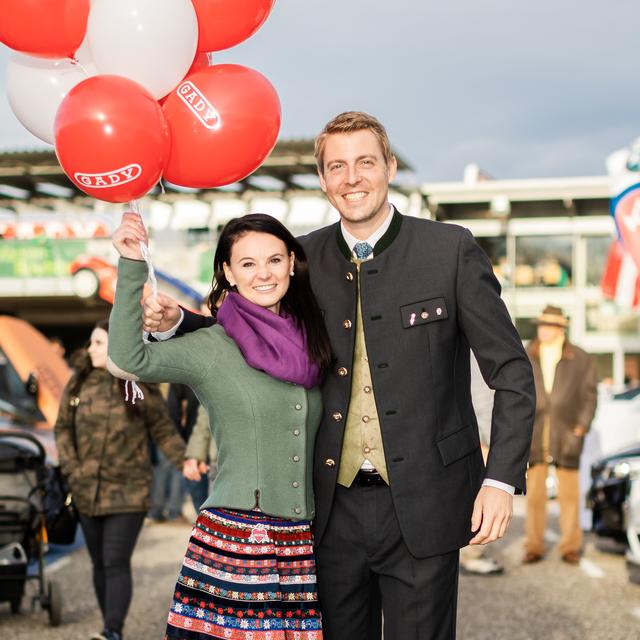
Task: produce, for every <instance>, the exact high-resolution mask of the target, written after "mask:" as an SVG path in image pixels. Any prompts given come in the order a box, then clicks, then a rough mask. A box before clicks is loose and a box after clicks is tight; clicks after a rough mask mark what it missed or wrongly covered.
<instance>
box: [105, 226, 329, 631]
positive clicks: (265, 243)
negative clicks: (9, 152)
mask: <svg viewBox="0 0 640 640" xmlns="http://www.w3.org/2000/svg"><path fill="white" fill-rule="evenodd" d="M145 240H146V233H145V231H144V229H143V228H142V226H141V223H140V221H139V218H138V217H137V216H133V215H132V214H125V215H124V217H123V222H122V224H121V226H120V227H119V229H118V230H116V232H115V233H114V234H113V242H114V245H115V247H116V249H117V250H118V251H119V253H120V255H121V256H122V258H124V259H122V260H121V261H120V264H119V266H118V286H117V290H116V297H115V303H114V307H113V313H112V315H111V331H110V334H109V359H110V370H111V371H112V372H113V373H115V374H116V375H119V376H120V377H126V378H129V379H136V380H139V379H142V380H147V381H150V380H155V381H166V382H180V383H183V384H187V385H188V386H190V387H191V388H192V389H193V390H194V391H195V393H196V394H197V396H198V398H199V400H200V401H201V402H202V404H203V406H204V408H205V409H206V411H207V413H208V415H209V417H210V426H211V429H212V432H213V438H214V440H215V442H216V444H217V445H218V475H217V476H216V479H215V481H214V484H213V487H212V490H211V494H210V495H209V497H208V498H207V500H206V501H205V503H204V505H203V506H202V508H201V511H200V515H199V517H198V521H197V523H196V526H195V528H194V530H193V533H192V537H191V540H190V543H189V548H188V551H187V555H186V557H185V560H184V564H183V567H182V571H181V573H180V576H179V578H178V583H177V584H176V588H175V591H174V600H173V603H172V605H171V610H170V612H169V620H168V626H167V636H166V637H167V638H180V639H181V640H196V638H201V637H204V635H205V632H206V635H207V637H211V638H229V637H233V638H238V639H239V640H248V639H249V638H252V637H255V634H256V633H260V632H262V631H263V630H268V631H269V633H272V632H273V634H274V637H275V635H277V637H279V638H283V639H285V638H298V639H300V640H321V638H322V623H321V618H320V612H319V609H318V602H317V593H316V576H315V558H314V556H313V539H312V534H311V529H310V520H311V518H313V516H314V515H315V507H314V498H313V485H312V480H311V466H312V465H311V460H312V457H313V447H314V443H315V436H316V433H317V429H318V426H319V423H320V419H321V414H322V406H321V400H320V391H319V389H318V385H319V383H320V381H321V379H322V373H323V372H324V370H325V369H326V368H327V367H328V365H329V362H330V358H331V351H330V346H329V340H328V337H327V334H326V329H325V327H324V323H323V320H322V314H321V312H320V309H319V307H318V304H317V302H316V299H315V297H314V296H313V293H312V291H311V284H310V279H309V273H308V270H307V259H306V256H305V253H304V250H303V249H302V247H301V246H300V244H299V243H298V242H297V241H296V239H295V238H294V237H293V236H292V235H291V233H290V232H289V231H288V230H287V229H286V228H285V227H284V226H283V225H282V224H281V223H280V222H278V221H277V220H276V219H275V218H272V217H271V216H267V215H263V214H251V215H247V216H243V217H242V218H237V219H235V220H231V221H230V222H229V223H228V224H227V225H226V226H225V228H224V229H223V230H222V233H221V234H220V239H219V242H218V247H217V249H216V253H215V257H214V273H215V276H214V282H213V290H212V293H211V296H210V297H209V307H210V309H211V311H212V314H213V315H214V316H215V319H216V320H217V323H216V324H215V325H214V326H209V327H206V328H202V329H200V330H198V331H195V332H193V333H190V334H189V335H185V336H183V337H181V338H180V339H176V340H168V341H166V342H155V343H149V344H145V343H144V342H143V341H142V337H141V334H140V322H139V321H140V315H141V308H140V305H139V300H140V294H141V291H142V287H143V284H144V279H145V277H146V266H145V263H144V261H141V255H140V249H139V242H140V241H145ZM196 558H197V559H198V561H197V562H195V564H194V559H196ZM222 565H224V566H225V567H231V569H229V571H228V572H227V573H226V574H225V578H224V582H221V581H220V580H219V579H218V576H217V572H216V571H213V570H214V569H215V568H216V567H218V566H222ZM256 566H259V567H260V576H259V577H260V581H259V582H260V584H258V582H256V581H255V580H250V581H249V580H248V578H247V576H246V573H247V571H249V569H248V568H249V567H256ZM300 567H302V568H300ZM212 571H213V573H212ZM225 571H226V569H225ZM251 571H253V569H251ZM281 584H286V592H285V591H284V590H283V589H281V588H280V587H279V586H278V585H281ZM243 625H244V626H243ZM245 630H246V631H245Z"/></svg>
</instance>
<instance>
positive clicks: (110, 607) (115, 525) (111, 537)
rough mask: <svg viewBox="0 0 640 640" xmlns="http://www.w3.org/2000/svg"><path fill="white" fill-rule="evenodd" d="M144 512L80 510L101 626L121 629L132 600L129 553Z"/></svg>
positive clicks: (140, 527)
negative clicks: (88, 512) (104, 513)
mask: <svg viewBox="0 0 640 640" xmlns="http://www.w3.org/2000/svg"><path fill="white" fill-rule="evenodd" d="M144 516H145V514H144V513H118V514H114V515H110V516H97V517H91V516H85V515H82V514H80V525H81V527H82V532H83V533H84V537H85V540H86V541H87V549H88V550H89V555H90V556H91V564H92V565H93V587H94V589H95V592H96V597H97V599H98V604H99V605H100V611H101V612H102V618H103V620H104V626H105V629H109V630H110V631H116V632H117V633H122V627H123V626H124V619H125V618H126V616H127V611H128V610H129V604H130V603H131V594H132V580H131V556H132V554H133V548H134V547H135V546H136V540H137V539H138V534H139V533H140V529H142V524H143V522H144Z"/></svg>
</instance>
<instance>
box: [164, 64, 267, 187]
mask: <svg viewBox="0 0 640 640" xmlns="http://www.w3.org/2000/svg"><path fill="white" fill-rule="evenodd" d="M162 109H163V111H164V115H165V117H166V119H167V122H168V123H169V129H170V130H171V141H172V142H171V155H170V156H169V161H168V162H167V165H166V167H165V170H164V177H165V178H166V179H167V180H168V181H169V182H173V183H174V184H177V185H181V186H184V187H194V188H208V187H220V186H222V185H225V184H231V183H232V182H236V181H237V180H241V179H242V178H245V177H246V176H248V175H249V174H250V173H252V172H253V171H255V170H256V169H257V168H258V167H259V166H260V165H261V164H262V162H263V161H264V159H265V158H266V157H267V156H268V155H269V153H270V152H271V149H273V147H274V146H275V144H276V141H277V139H278V132H279V131H280V100H279V99H278V94H277V93H276V90H275V89H274V88H273V86H272V85H271V83H270V82H269V81H268V80H267V79H266V78H265V77H264V76H263V75H262V74H260V73H258V72H257V71H254V70H253V69H249V68H247V67H243V66H241V65H236V64H219V65H214V66H212V67H208V68H207V69H202V70H201V71H197V72H196V73H194V74H192V75H190V76H188V77H187V78H185V79H184V80H183V81H182V82H181V83H180V84H179V85H178V87H177V88H176V89H174V90H173V91H172V92H171V93H170V94H169V95H168V96H167V100H166V102H165V103H164V106H163V107H162Z"/></svg>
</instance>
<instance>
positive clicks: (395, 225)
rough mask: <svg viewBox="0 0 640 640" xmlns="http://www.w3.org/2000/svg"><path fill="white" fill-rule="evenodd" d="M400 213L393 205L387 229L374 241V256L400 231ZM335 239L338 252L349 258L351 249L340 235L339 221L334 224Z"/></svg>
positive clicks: (388, 244)
mask: <svg viewBox="0 0 640 640" xmlns="http://www.w3.org/2000/svg"><path fill="white" fill-rule="evenodd" d="M402 217H403V216H402V214H401V213H400V212H399V211H398V210H397V209H396V208H395V206H394V207H393V218H392V219H391V224H390V225H389V228H388V229H387V231H386V233H385V234H384V235H383V236H382V238H380V240H378V242H376V246H375V247H373V255H374V257H376V256H377V255H379V254H380V253H382V252H383V251H384V250H385V249H386V248H387V247H389V246H390V245H391V243H392V242H393V241H394V240H395V239H396V237H397V235H398V233H400V227H401V226H402ZM336 240H337V242H338V248H339V249H340V253H342V255H343V256H344V257H345V258H346V259H347V260H351V258H352V255H351V249H349V246H348V245H347V243H346V241H345V239H344V236H343V235H342V230H341V229H340V223H338V224H337V225H336Z"/></svg>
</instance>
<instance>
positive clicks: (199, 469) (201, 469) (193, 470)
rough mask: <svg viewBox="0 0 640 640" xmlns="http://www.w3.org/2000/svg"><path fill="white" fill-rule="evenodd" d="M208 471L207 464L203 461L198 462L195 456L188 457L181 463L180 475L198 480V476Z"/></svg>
mask: <svg viewBox="0 0 640 640" xmlns="http://www.w3.org/2000/svg"><path fill="white" fill-rule="evenodd" d="M208 471H209V465H208V464H206V463H204V462H198V461H197V460H196V459H195V458H188V459H187V460H185V461H184V464H183V465H182V475H183V476H184V477H185V478H186V479H187V480H193V481H194V482H198V481H199V480H200V476H202V475H204V474H205V473H207V472H208Z"/></svg>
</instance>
